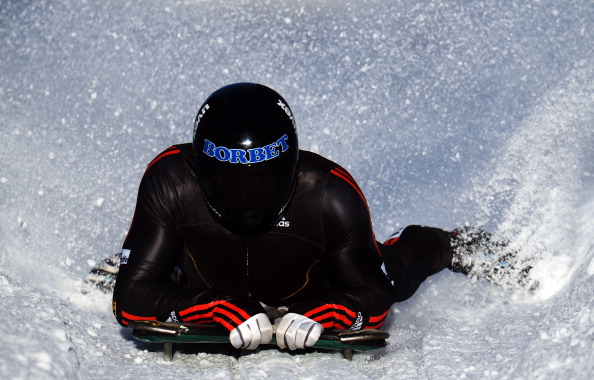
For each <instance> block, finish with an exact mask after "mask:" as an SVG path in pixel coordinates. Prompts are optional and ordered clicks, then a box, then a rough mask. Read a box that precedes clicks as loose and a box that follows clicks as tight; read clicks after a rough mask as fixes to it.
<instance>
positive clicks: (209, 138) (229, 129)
mask: <svg viewBox="0 0 594 380" xmlns="http://www.w3.org/2000/svg"><path fill="white" fill-rule="evenodd" d="M193 149H194V154H195V157H196V173H197V176H198V181H199V182H200V187H201V191H202V195H203V197H204V200H205V201H206V203H207V204H208V206H209V207H210V209H211V210H212V212H213V213H214V214H215V215H216V217H217V218H218V219H219V221H220V222H221V224H222V225H223V226H224V227H225V228H227V229H229V230H230V231H232V232H234V233H236V234H239V235H246V236H249V235H256V234H259V233H262V232H265V231H266V230H268V229H270V228H271V227H273V226H274V225H275V224H276V222H277V221H278V220H279V218H280V217H281V216H282V213H283V211H284V210H285V208H286V207H287V205H288V203H289V201H290V199H291V196H292V194H293V190H294V188H295V182H296V175H297V162H298V156H299V148H298V144H297V134H296V131H295V120H294V118H293V113H292V112H291V109H290V108H289V106H288V105H287V102H286V101H285V100H284V99H283V98H282V97H281V96H280V95H279V94H278V93H276V92H275V91H274V90H272V89H270V88H268V87H265V86H263V85H259V84H255V83H236V84H232V85H229V86H226V87H223V88H221V89H219V90H217V91H215V92H214V93H213V94H212V95H211V96H209V97H208V99H207V100H206V101H205V102H204V104H203V105H202V107H201V108H200V111H199V112H198V115H197V116H196V121H195V123H194V141H193Z"/></svg>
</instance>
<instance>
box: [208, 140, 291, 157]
mask: <svg viewBox="0 0 594 380" xmlns="http://www.w3.org/2000/svg"><path fill="white" fill-rule="evenodd" d="M288 139H289V136H287V135H286V134H285V135H283V136H282V137H281V138H280V139H278V140H276V141H275V142H273V143H271V144H268V145H266V146H263V147H261V148H251V149H235V148H226V147H224V146H216V144H215V143H213V142H212V141H210V140H208V139H204V149H202V152H203V153H204V154H206V155H207V156H209V157H214V158H216V159H217V160H219V161H221V162H229V163H231V164H255V163H257V162H262V161H267V160H270V159H273V158H275V157H278V155H279V154H281V153H283V152H285V151H286V150H287V149H289V144H287V140H288Z"/></svg>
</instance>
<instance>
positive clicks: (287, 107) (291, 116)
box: [276, 99, 296, 129]
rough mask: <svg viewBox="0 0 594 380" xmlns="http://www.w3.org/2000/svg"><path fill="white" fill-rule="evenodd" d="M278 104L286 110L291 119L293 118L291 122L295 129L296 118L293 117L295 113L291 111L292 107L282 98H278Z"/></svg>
mask: <svg viewBox="0 0 594 380" xmlns="http://www.w3.org/2000/svg"><path fill="white" fill-rule="evenodd" d="M276 105H277V106H279V107H280V108H282V109H283V111H285V113H286V114H287V116H288V117H289V120H291V123H292V124H293V129H295V128H296V127H295V118H294V117H293V114H292V113H291V109H290V108H289V106H288V105H286V104H285V103H283V101H282V100H280V99H279V100H278V103H276Z"/></svg>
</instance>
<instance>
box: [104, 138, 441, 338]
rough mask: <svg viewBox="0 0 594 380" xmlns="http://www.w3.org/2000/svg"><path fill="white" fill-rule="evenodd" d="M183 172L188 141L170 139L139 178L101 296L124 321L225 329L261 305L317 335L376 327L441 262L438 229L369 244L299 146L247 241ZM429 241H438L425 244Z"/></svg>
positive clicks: (364, 216)
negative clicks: (291, 316) (280, 309)
mask: <svg viewBox="0 0 594 380" xmlns="http://www.w3.org/2000/svg"><path fill="white" fill-rule="evenodd" d="M194 165H195V164H194V159H193V152H192V146H191V144H181V145H177V146H172V147H171V148H169V149H167V150H165V151H164V152H162V153H161V154H160V155H158V156H157V157H156V158H155V159H154V160H153V161H152V162H151V163H150V164H149V166H148V168H147V170H146V172H145V174H144V176H143V179H142V181H141V184H140V188H139V192H138V201H137V205H136V210H135V213H134V218H133V221H132V225H131V227H130V231H129V233H128V235H127V237H126V240H125V242H124V245H123V248H122V259H121V265H120V270H119V274H118V277H117V281H116V286H115V289H114V295H113V310H114V314H115V316H116V318H117V320H118V322H119V323H120V324H122V325H124V326H126V325H127V324H128V322H129V321H131V320H139V319H144V320H159V321H165V320H170V321H179V322H194V323H212V322H216V323H219V324H221V325H222V326H224V327H225V328H227V329H228V330H232V329H234V328H235V327H237V326H238V325H240V324H241V323H243V322H244V321H246V320H247V319H248V318H250V317H251V316H253V315H255V314H258V313H261V312H264V309H263V307H262V304H261V303H264V304H266V305H270V306H287V307H288V308H289V311H290V312H293V313H298V314H302V315H305V316H307V317H309V318H311V319H313V320H314V321H317V322H319V323H320V324H322V326H323V327H324V328H325V329H349V328H350V329H360V328H378V327H380V326H381V325H382V324H383V323H384V321H385V319H386V316H387V314H388V312H389V310H390V307H391V305H392V303H393V302H394V301H398V300H402V299H405V298H407V297H409V296H410V295H412V293H413V292H414V291H415V290H416V288H417V287H418V285H419V284H420V283H421V282H422V281H423V280H424V278H425V277H426V276H428V275H429V274H432V273H435V272H437V271H439V270H441V269H443V268H445V267H446V266H447V265H448V264H449V260H451V253H450V252H449V251H450V249H449V240H448V238H447V236H446V235H447V233H446V232H444V231H441V230H437V229H431V228H429V227H420V226H412V227H408V228H407V229H405V230H404V232H403V233H402V235H401V236H400V239H399V240H398V241H396V240H392V241H391V242H389V243H388V242H387V243H388V244H392V245H382V244H379V243H378V242H376V240H375V237H374V234H373V231H372V226H371V220H370V215H369V210H368V207H367V203H366V201H365V198H364V196H363V194H362V192H361V190H360V189H359V187H358V185H357V184H356V182H355V181H354V180H353V178H352V177H351V176H350V174H349V173H348V172H347V171H346V170H345V169H343V168H342V167H340V166H338V165H337V164H335V163H333V162H331V161H329V160H327V159H325V158H323V157H321V156H319V155H316V154H314V153H311V152H307V151H300V156H299V170H298V178H297V185H296V188H295V192H294V195H293V198H292V200H291V202H290V204H289V206H288V207H287V209H286V210H285V212H284V214H283V217H282V219H281V220H280V221H279V222H278V224H277V225H276V226H275V227H274V228H272V229H271V230H269V231H268V232H266V233H264V234H262V235H259V236H255V237H241V236H237V235H235V234H233V233H232V232H230V231H228V230H227V229H225V228H224V227H223V226H222V225H221V224H220V223H219V222H218V221H217V219H216V217H215V216H214V215H213V214H212V213H211V211H210V209H209V208H208V206H207V205H206V204H205V202H204V200H203V197H202V195H201V192H200V188H199V185H198V181H197V179H196V174H195V168H194ZM237 191H241V189H237ZM428 230H430V233H429V234H427V231H428ZM423 231H425V233H423ZM416 233H420V234H421V238H420V239H419V238H418V236H417V237H416V238H415V236H416V235H415V234H416ZM432 234H433V235H436V234H437V235H439V236H438V238H437V239H436V238H435V237H429V238H427V236H429V235H432ZM409 235H410V236H411V237H413V239H410V238H406V236H409ZM437 235H436V236H437ZM423 236H425V237H423ZM440 239H441V240H440ZM427 241H428V242H429V243H427ZM436 241H438V242H437V243H435V242H436ZM407 242H408V243H407ZM394 243H395V244H394ZM427 244H429V245H427ZM436 244H437V245H436ZM382 255H383V256H384V257H382ZM388 256H389V257H388ZM383 262H385V264H386V268H387V269H388V273H391V274H392V273H393V275H392V278H391V280H392V281H393V283H391V282H390V280H388V278H387V277H386V275H385V274H384V273H383V272H382V270H381V265H382V263H383ZM428 263H429V265H428ZM176 267H181V268H183V273H184V278H185V281H184V282H183V284H182V283H180V282H179V281H173V280H172V276H171V274H172V272H173V271H174V269H175V268H176ZM393 284H394V285H396V287H393Z"/></svg>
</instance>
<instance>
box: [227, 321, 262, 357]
mask: <svg viewBox="0 0 594 380" xmlns="http://www.w3.org/2000/svg"><path fill="white" fill-rule="evenodd" d="M271 340H272V325H271V324H270V320H269V319H268V316H267V315H266V314H264V313H260V314H256V315H254V316H252V317H251V318H250V319H248V320H247V321H245V322H243V323H242V324H241V325H239V326H237V327H236V328H234V329H233V330H232V331H231V333H230V334H229V341H230V342H231V344H232V345H233V347H235V348H247V349H248V350H253V349H255V348H256V347H258V345H259V344H260V343H270V341H271Z"/></svg>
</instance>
